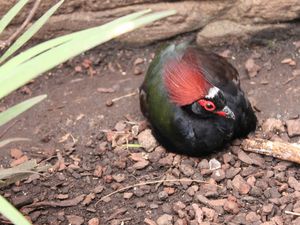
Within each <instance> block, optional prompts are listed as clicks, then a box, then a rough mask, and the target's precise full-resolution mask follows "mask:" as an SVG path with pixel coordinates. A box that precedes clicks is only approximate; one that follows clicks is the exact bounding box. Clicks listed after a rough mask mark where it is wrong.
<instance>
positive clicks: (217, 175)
mask: <svg viewBox="0 0 300 225" xmlns="http://www.w3.org/2000/svg"><path fill="white" fill-rule="evenodd" d="M211 177H212V178H213V179H214V180H215V181H216V182H220V181H222V180H224V179H225V171H224V170H223V169H217V170H214V172H213V173H212V175H211Z"/></svg>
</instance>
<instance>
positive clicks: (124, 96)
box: [111, 91, 137, 102]
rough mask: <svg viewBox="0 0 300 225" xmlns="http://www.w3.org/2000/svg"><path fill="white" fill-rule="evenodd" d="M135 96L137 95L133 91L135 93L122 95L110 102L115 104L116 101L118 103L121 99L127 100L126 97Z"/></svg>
mask: <svg viewBox="0 0 300 225" xmlns="http://www.w3.org/2000/svg"><path fill="white" fill-rule="evenodd" d="M136 94H137V92H136V91H135V92H131V93H129V94H127V95H123V96H120V97H117V98H114V99H112V100H111V101H112V102H116V101H119V100H121V99H123V98H128V97H131V96H133V95H136Z"/></svg>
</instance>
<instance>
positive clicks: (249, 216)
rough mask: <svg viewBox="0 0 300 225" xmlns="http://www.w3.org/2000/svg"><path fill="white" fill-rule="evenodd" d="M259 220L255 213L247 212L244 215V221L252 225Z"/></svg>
mask: <svg viewBox="0 0 300 225" xmlns="http://www.w3.org/2000/svg"><path fill="white" fill-rule="evenodd" d="M259 220H260V216H259V215H257V214H256V213H255V212H249V213H248V214H247V215H246V221H247V222H250V223H253V222H257V221H259Z"/></svg>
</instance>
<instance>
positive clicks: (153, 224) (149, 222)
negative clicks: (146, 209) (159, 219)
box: [144, 218, 157, 225]
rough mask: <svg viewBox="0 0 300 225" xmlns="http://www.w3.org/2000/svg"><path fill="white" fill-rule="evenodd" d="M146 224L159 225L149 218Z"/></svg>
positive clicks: (145, 221) (146, 219)
mask: <svg viewBox="0 0 300 225" xmlns="http://www.w3.org/2000/svg"><path fill="white" fill-rule="evenodd" d="M144 223H145V224H147V225H157V223H155V221H153V220H151V219H149V218H145V219H144Z"/></svg>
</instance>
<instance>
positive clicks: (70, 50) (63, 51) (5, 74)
mask: <svg viewBox="0 0 300 225" xmlns="http://www.w3.org/2000/svg"><path fill="white" fill-rule="evenodd" d="M174 13H175V11H174V10H169V11H163V12H158V13H152V14H150V15H146V16H142V17H138V18H135V19H134V20H130V21H125V22H122V23H117V24H113V25H111V26H108V27H107V26H106V28H105V29H103V27H102V26H100V27H98V29H95V30H93V31H92V32H90V30H89V31H86V32H82V33H81V34H80V35H77V36H76V38H73V39H71V40H70V41H67V42H65V43H62V44H61V45H59V46H56V47H53V48H51V49H49V50H48V51H45V52H42V53H40V54H39V55H37V56H36V57H34V58H31V59H30V60H27V61H25V62H23V63H22V64H20V65H18V66H17V67H10V68H8V69H6V70H5V71H3V70H1V69H0V83H1V84H3V86H4V88H0V99H1V98H3V97H4V96H6V95H7V94H8V93H10V92H12V91H14V90H15V89H17V88H18V87H20V86H22V85H24V84H26V83H27V82H28V81H30V80H32V79H33V78H35V77H36V76H38V75H40V74H41V73H43V72H45V71H47V70H49V69H51V68H53V67H55V66H57V65H59V64H60V63H63V62H65V61H66V60H68V59H70V58H72V57H74V56H76V55H78V54H80V53H82V52H84V51H86V50H89V49H91V48H93V47H95V46H97V45H99V44H102V43H104V42H106V41H109V40H111V39H113V38H115V37H117V36H119V35H121V34H124V33H126V32H129V31H132V30H134V29H136V28H138V27H141V26H143V25H146V24H148V23H150V22H153V21H156V20H159V19H161V18H163V17H166V16H170V15H173V14H174ZM104 26H105V25H104ZM100 31H101V32H100ZM75 46H76V47H75ZM17 57H18V56H17ZM4 67H5V65H4Z"/></svg>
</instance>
